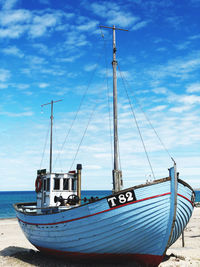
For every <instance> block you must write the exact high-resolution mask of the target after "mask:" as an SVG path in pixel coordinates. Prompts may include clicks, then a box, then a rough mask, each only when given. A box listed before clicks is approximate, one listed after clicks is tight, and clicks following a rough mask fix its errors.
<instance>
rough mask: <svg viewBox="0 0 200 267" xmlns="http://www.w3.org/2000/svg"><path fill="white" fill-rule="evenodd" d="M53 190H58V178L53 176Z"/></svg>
mask: <svg viewBox="0 0 200 267" xmlns="http://www.w3.org/2000/svg"><path fill="white" fill-rule="evenodd" d="M54 190H60V179H59V178H54Z"/></svg>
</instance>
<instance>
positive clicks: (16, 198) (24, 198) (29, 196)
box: [0, 190, 200, 219]
mask: <svg viewBox="0 0 200 267" xmlns="http://www.w3.org/2000/svg"><path fill="white" fill-rule="evenodd" d="M81 194H82V198H85V197H86V198H90V197H98V198H102V197H105V196H107V195H109V194H111V190H82V191H81ZM35 201H36V192H35V191H0V219H10V218H15V217H16V214H15V210H14V208H13V204H15V203H20V202H35ZM195 202H200V190H195Z"/></svg>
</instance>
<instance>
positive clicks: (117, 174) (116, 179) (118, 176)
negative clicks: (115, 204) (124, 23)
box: [100, 25, 127, 192]
mask: <svg viewBox="0 0 200 267" xmlns="http://www.w3.org/2000/svg"><path fill="white" fill-rule="evenodd" d="M100 27H101V28H108V29H112V30H113V61H112V66H113V130H114V169H113V192H118V191H120V190H121V189H122V186H123V181H122V171H121V170H119V151H118V150H119V141H118V116H117V71H116V69H117V60H116V51H117V49H116V38H115V30H122V31H127V30H124V29H119V28H116V27H115V25H114V26H113V27H107V26H100Z"/></svg>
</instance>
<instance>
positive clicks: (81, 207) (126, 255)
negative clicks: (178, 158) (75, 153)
mask: <svg viewBox="0 0 200 267" xmlns="http://www.w3.org/2000/svg"><path fill="white" fill-rule="evenodd" d="M101 27H103V28H108V29H112V31H113V61H112V67H113V116H114V119H113V122H114V126H113V129H114V164H113V165H114V168H113V176H112V177H113V190H112V194H110V195H108V196H106V197H103V198H100V199H98V198H95V197H94V198H90V199H89V200H87V199H86V200H85V201H86V202H84V201H83V199H81V172H82V165H81V164H77V168H76V170H75V171H69V172H66V173H54V172H53V171H52V134H51V135H50V138H51V142H50V168H49V171H47V170H46V169H42V170H38V171H37V179H36V181H35V189H36V193H37V202H35V203H17V204H14V208H15V210H16V216H17V219H18V222H19V225H20V227H21V229H22V231H23V232H24V234H25V236H26V237H27V239H28V240H29V241H30V243H32V244H33V245H34V246H35V247H36V248H37V249H38V250H39V251H41V252H44V253H47V254H51V255H55V256H62V257H68V258H75V259H77V258H79V259H92V260H101V259H103V260H106V261H116V260H117V261H118V262H119V261H122V262H127V261H138V262H140V263H141V264H143V265H145V266H158V265H159V264H160V262H162V260H163V258H164V256H165V254H166V251H167V249H168V248H169V247H170V246H171V245H172V244H173V243H174V242H175V241H176V240H177V239H178V238H179V237H180V235H181V234H182V232H183V231H184V228H185V227H186V225H187V223H188V221H189V220H190V217H191V215H192V211H193V207H194V191H193V189H192V187H191V186H190V185H189V184H187V183H186V182H185V181H183V180H181V179H180V178H179V175H178V173H177V170H176V163H175V161H173V166H172V167H171V168H170V169H169V176H168V177H165V178H162V179H157V180H156V179H155V180H153V181H150V182H147V183H144V184H141V185H137V186H132V187H129V188H126V189H123V180H122V172H121V170H120V169H119V156H118V128H117V126H118V120H117V82H116V81H117V77H116V67H117V61H116V41H115V34H116V30H123V29H118V28H116V27H115V26H113V27H106V26H101ZM54 103H55V101H51V102H50V103H47V104H51V131H52V125H53V104H54ZM51 133H52V132H51Z"/></svg>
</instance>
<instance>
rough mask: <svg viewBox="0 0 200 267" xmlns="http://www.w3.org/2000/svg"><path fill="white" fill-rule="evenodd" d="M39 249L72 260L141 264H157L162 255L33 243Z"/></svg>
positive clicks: (160, 260)
mask: <svg viewBox="0 0 200 267" xmlns="http://www.w3.org/2000/svg"><path fill="white" fill-rule="evenodd" d="M33 245H34V244H33ZM34 246H35V247H36V248H37V249H38V250H39V251H41V252H43V253H45V254H50V255H53V256H55V257H60V258H68V259H70V260H74V261H83V260H85V261H88V260H90V261H93V262H95V261H98V263H99V261H101V262H106V263H119V262H121V263H122V262H123V263H127V262H128V261H135V262H139V263H141V264H142V266H149V267H150V266H152V267H153V266H154V267H155V266H158V265H159V264H160V263H161V262H162V260H163V258H164V256H160V255H150V254H112V253H104V254H101V253H81V252H67V251H60V250H55V249H50V248H43V247H39V246H36V245H34Z"/></svg>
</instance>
